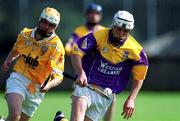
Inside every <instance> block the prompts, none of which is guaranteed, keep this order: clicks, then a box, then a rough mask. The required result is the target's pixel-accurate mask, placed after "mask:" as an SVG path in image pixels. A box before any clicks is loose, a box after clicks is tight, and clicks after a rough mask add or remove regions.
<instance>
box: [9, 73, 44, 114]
mask: <svg viewBox="0 0 180 121" xmlns="http://www.w3.org/2000/svg"><path fill="white" fill-rule="evenodd" d="M29 83H31V81H30V80H29V79H27V78H26V77H25V76H23V75H22V74H20V73H17V72H12V73H11V74H10V77H9V78H8V79H7V81H6V94H9V93H18V94H20V95H22V96H23V99H24V101H23V104H22V112H23V113H25V114H26V115H28V116H30V117H32V116H33V114H34V113H35V111H36V110H37V108H38V107H39V105H40V103H41V102H42V100H43V98H44V93H41V92H39V85H38V84H37V85H36V93H35V94H32V93H31V92H29V91H28V90H27V86H28V84H29Z"/></svg>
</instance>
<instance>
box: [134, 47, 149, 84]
mask: <svg viewBox="0 0 180 121" xmlns="http://www.w3.org/2000/svg"><path fill="white" fill-rule="evenodd" d="M139 56H140V59H139V60H138V61H137V62H134V64H133V68H132V75H133V79H134V80H137V81H138V80H144V79H145V77H146V74H147V70H148V58H147V56H146V53H145V52H144V49H142V51H141V52H140V54H139Z"/></svg>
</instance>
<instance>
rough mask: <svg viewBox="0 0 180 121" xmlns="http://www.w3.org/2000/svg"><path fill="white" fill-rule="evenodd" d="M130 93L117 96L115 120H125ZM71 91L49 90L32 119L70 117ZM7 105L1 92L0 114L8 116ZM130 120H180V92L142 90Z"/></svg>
mask: <svg viewBox="0 0 180 121" xmlns="http://www.w3.org/2000/svg"><path fill="white" fill-rule="evenodd" d="M127 95H128V93H127V92H124V93H122V94H119V95H118V96H117V103H116V112H115V115H114V118H113V121H125V120H124V119H122V117H121V116H120V114H121V112H122V105H123V102H124V101H125V99H126V97H127ZM70 96H71V93H70V92H62V91H59V92H49V93H47V94H46V96H45V100H44V101H43V103H42V104H41V105H40V108H39V109H38V110H37V112H36V114H35V115H34V117H33V118H32V119H31V121H52V119H53V117H54V115H55V113H56V111H58V110H62V111H63V112H64V113H65V115H66V117H67V118H69V117H70V109H71V98H70ZM7 112H8V111H7V105H6V102H5V99H4V98H3V94H2V93H0V114H1V115H4V116H7ZM129 121H180V92H141V93H140V94H139V96H138V98H137V100H136V110H135V113H134V115H133V117H132V119H130V120H129Z"/></svg>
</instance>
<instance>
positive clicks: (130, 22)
mask: <svg viewBox="0 0 180 121" xmlns="http://www.w3.org/2000/svg"><path fill="white" fill-rule="evenodd" d="M113 27H121V28H124V29H127V30H132V29H133V28H134V18H133V15H132V14H130V13H129V12H127V11H118V12H117V13H115V15H114V17H113V20H112V24H111V28H113Z"/></svg>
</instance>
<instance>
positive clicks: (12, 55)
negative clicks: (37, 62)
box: [5, 49, 19, 62]
mask: <svg viewBox="0 0 180 121" xmlns="http://www.w3.org/2000/svg"><path fill="white" fill-rule="evenodd" d="M18 56H19V53H18V51H16V50H14V49H12V50H11V51H10V52H9V54H8V56H7V57H6V60H5V62H12V61H13V60H15V59H16V58H17V57H18Z"/></svg>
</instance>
